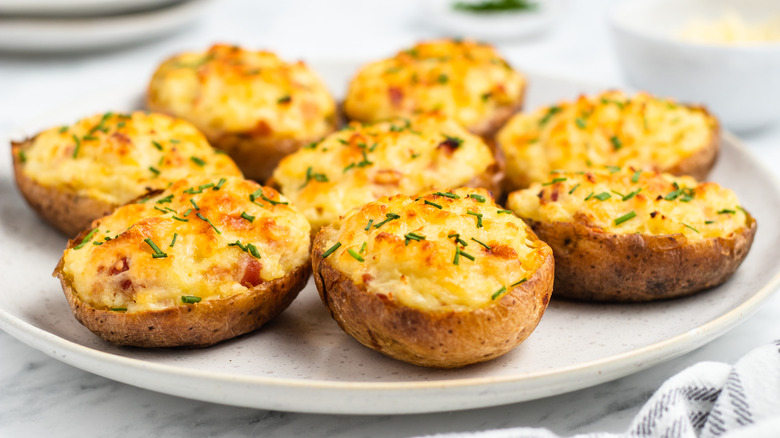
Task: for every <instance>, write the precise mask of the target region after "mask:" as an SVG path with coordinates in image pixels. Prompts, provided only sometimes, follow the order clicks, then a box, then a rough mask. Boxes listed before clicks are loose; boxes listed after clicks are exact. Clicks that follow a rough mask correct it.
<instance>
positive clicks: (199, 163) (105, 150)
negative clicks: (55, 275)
mask: <svg viewBox="0 0 780 438" xmlns="http://www.w3.org/2000/svg"><path fill="white" fill-rule="evenodd" d="M11 153H12V155H13V163H14V176H15V178H16V184H17V187H18V188H19V191H20V192H21V193H22V195H23V196H24V198H25V199H26V200H27V203H28V204H29V205H30V206H31V207H32V208H33V209H34V210H35V211H36V212H37V213H38V214H39V215H40V216H41V217H42V218H43V219H45V220H46V221H47V222H49V223H50V224H52V225H53V226H54V227H55V228H57V229H59V230H60V231H62V232H63V233H65V234H66V235H68V236H74V235H76V234H77V233H78V232H80V231H81V230H83V229H85V228H87V227H88V226H89V224H90V222H92V221H93V220H94V219H97V218H99V217H102V216H104V215H106V214H108V213H110V212H111V211H113V210H114V209H116V208H117V207H118V206H120V205H122V204H124V203H127V202H129V201H131V200H133V199H135V198H137V197H139V196H141V195H143V194H144V193H146V192H147V191H149V190H154V189H159V188H163V187H165V186H167V185H168V184H170V183H171V182H172V181H175V180H178V179H180V178H184V177H187V176H189V175H199V174H200V175H221V176H240V175H241V172H240V171H239V170H238V167H237V166H236V165H235V163H233V161H232V160H231V159H230V158H229V157H228V156H226V155H224V154H221V153H218V151H216V150H214V149H213V148H212V147H211V146H210V145H209V144H208V142H207V141H206V138H205V137H204V136H203V134H201V133H200V132H198V131H197V130H196V129H195V127H193V126H192V125H191V124H189V123H187V122H185V121H183V120H178V119H174V118H172V117H169V116H166V115H163V114H155V113H145V112H142V111H136V112H133V113H130V114H122V113H113V112H107V113H104V114H98V115H94V116H91V117H87V118H84V119H82V120H79V121H78V122H76V123H74V124H73V125H71V126H62V127H55V128H50V129H48V130H45V131H43V132H41V133H39V134H38V135H36V136H35V137H33V138H30V139H28V140H26V141H24V142H14V143H12V145H11Z"/></svg>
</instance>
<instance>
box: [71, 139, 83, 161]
mask: <svg viewBox="0 0 780 438" xmlns="http://www.w3.org/2000/svg"><path fill="white" fill-rule="evenodd" d="M73 141H75V142H76V148H75V149H73V158H76V157H77V156H78V155H79V149H81V140H79V138H78V137H76V134H73Z"/></svg>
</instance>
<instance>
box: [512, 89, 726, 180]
mask: <svg viewBox="0 0 780 438" xmlns="http://www.w3.org/2000/svg"><path fill="white" fill-rule="evenodd" d="M717 126H718V125H717V121H716V120H715V119H714V118H713V117H711V116H709V115H708V114H707V113H706V111H704V110H703V109H700V108H693V107H686V106H682V105H678V104H676V103H675V102H674V101H672V100H669V99H660V98H655V97H653V96H651V95H649V94H647V93H638V94H636V95H634V96H628V95H626V94H624V93H623V92H620V91H608V92H605V93H602V94H600V95H596V96H592V97H588V96H581V97H580V98H578V99H577V100H576V101H574V102H560V103H558V104H556V105H553V106H549V107H544V108H540V109H538V110H537V111H535V112H533V113H528V114H518V115H516V116H514V117H513V118H512V119H511V120H510V121H509V122H508V123H507V124H506V126H505V127H504V128H502V129H501V131H499V133H498V136H497V142H498V145H499V147H500V148H501V150H502V151H503V152H504V154H505V155H506V158H507V164H506V172H507V176H508V177H509V178H510V179H511V180H512V181H513V182H514V184H515V185H516V186H517V187H527V186H528V184H530V183H531V182H543V181H545V180H546V179H547V177H548V175H549V174H550V171H552V170H582V169H585V168H587V167H599V166H605V165H616V166H634V167H636V168H643V169H646V170H659V171H667V170H669V169H671V168H673V167H674V166H675V165H676V164H678V163H679V162H680V161H681V160H683V159H684V158H686V157H690V156H692V155H694V154H695V153H697V152H698V151H700V150H702V149H703V148H706V147H708V146H711V144H712V142H713V141H714V139H713V135H715V134H716V131H717Z"/></svg>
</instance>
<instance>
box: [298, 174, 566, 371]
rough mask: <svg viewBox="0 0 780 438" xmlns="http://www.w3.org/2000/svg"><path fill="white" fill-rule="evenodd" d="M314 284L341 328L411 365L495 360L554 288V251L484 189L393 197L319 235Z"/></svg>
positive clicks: (525, 330) (532, 321)
mask: <svg viewBox="0 0 780 438" xmlns="http://www.w3.org/2000/svg"><path fill="white" fill-rule="evenodd" d="M312 264H313V267H314V280H315V283H316V285H317V290H318V291H319V293H320V297H321V298H322V302H323V303H324V304H325V305H326V306H327V308H328V309H329V311H330V314H331V315H332V316H333V318H334V319H335V320H336V322H337V323H338V324H339V326H340V327H341V328H342V329H343V330H344V331H345V332H347V333H348V334H350V335H351V336H353V337H354V338H355V339H357V340H358V341H359V342H360V343H362V344H363V345H365V346H367V347H369V348H371V349H374V350H376V351H378V352H380V353H383V354H385V355H387V356H390V357H393V358H395V359H399V360H402V361H405V362H409V363H412V364H415V365H421V366H429V367H438V368H454V367H462V366H465V365H468V364H473V363H477V362H482V361H486V360H490V359H493V358H496V357H498V356H501V355H502V354H505V353H507V352H508V351H510V350H512V349H513V348H514V347H516V346H517V345H519V344H520V343H521V342H523V341H524V340H525V339H526V338H527V337H528V336H529V335H530V334H531V332H532V331H533V330H534V328H535V327H536V325H537V324H538V323H539V320H540V319H541V317H542V314H543V313H544V310H545V309H546V307H547V303H548V301H549V298H550V292H551V291H552V284H553V272H554V262H553V257H552V250H551V249H550V247H549V246H547V245H546V244H545V243H544V242H542V241H540V240H539V239H538V238H537V237H536V236H535V235H534V233H533V231H531V229H530V228H528V227H527V226H526V225H525V224H524V223H523V221H521V220H520V219H518V218H517V217H515V216H514V215H513V214H511V212H509V211H507V210H503V209H501V207H499V206H497V205H496V204H495V203H494V202H493V200H492V199H491V197H490V195H489V193H488V192H487V191H485V190H484V189H471V188H459V189H455V190H452V191H448V192H428V193H424V194H421V195H419V196H411V197H410V196H405V195H395V196H391V197H389V198H382V199H380V200H378V201H376V202H372V203H369V204H367V205H365V206H364V207H362V208H360V209H356V210H353V211H351V212H349V213H347V215H346V216H345V217H343V218H341V219H339V220H338V221H337V222H335V223H333V224H331V225H329V226H326V227H324V228H323V229H322V230H320V232H319V233H318V234H317V236H316V238H315V240H314V246H313V249H312Z"/></svg>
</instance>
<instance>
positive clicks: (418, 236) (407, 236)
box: [404, 233, 425, 245]
mask: <svg viewBox="0 0 780 438" xmlns="http://www.w3.org/2000/svg"><path fill="white" fill-rule="evenodd" d="M410 240H416V241H418V242H419V241H420V240H425V236H423V235H421V234H417V233H406V234H404V245H409V241H410Z"/></svg>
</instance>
